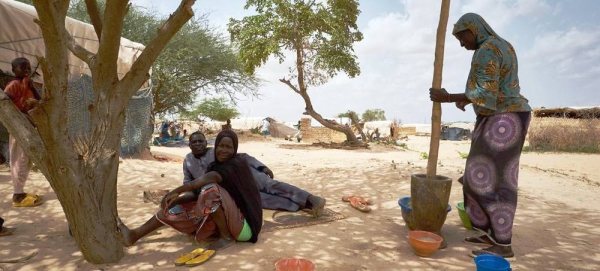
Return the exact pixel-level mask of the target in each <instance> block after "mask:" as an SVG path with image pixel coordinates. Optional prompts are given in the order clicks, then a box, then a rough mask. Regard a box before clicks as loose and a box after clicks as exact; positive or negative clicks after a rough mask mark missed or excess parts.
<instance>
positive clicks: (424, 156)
mask: <svg viewBox="0 0 600 271" xmlns="http://www.w3.org/2000/svg"><path fill="white" fill-rule="evenodd" d="M427 158H429V154H428V153H426V152H424V151H422V152H421V159H427Z"/></svg>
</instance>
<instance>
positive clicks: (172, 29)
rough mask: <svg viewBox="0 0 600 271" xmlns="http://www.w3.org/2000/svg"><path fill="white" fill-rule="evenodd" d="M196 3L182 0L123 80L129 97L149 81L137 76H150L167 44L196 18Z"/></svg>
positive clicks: (191, 0)
mask: <svg viewBox="0 0 600 271" xmlns="http://www.w3.org/2000/svg"><path fill="white" fill-rule="evenodd" d="M195 2H196V0H181V4H180V5H179V7H178V8H177V10H176V11H175V12H174V13H173V14H172V15H171V16H170V17H169V19H168V20H167V21H166V22H165V23H164V24H163V26H162V27H161V28H160V29H159V30H158V33H157V34H156V36H155V37H154V39H152V41H150V43H148V45H147V46H146V48H145V49H144V51H143V52H142V54H141V55H140V57H139V58H138V59H137V60H136V61H135V62H134V63H133V65H132V66H131V69H130V70H129V72H127V74H125V76H124V77H123V79H122V80H121V83H123V84H124V89H125V90H126V91H127V92H128V93H127V95H133V93H135V91H137V87H138V86H141V85H142V84H143V83H144V81H146V80H147V78H148V76H145V77H144V76H137V75H138V74H139V73H144V74H146V75H147V74H148V71H149V70H150V67H152V63H154V61H155V60H156V58H158V55H159V54H160V53H161V52H162V51H163V49H164V48H165V46H166V45H167V43H169V41H170V40H171V38H173V36H175V34H176V33H177V31H178V30H179V29H181V27H182V26H183V25H184V24H185V23H187V21H189V20H190V19H191V18H192V17H193V16H194V11H193V10H192V6H193V5H194V3H195ZM105 20H106V19H105ZM134 80H135V81H134Z"/></svg>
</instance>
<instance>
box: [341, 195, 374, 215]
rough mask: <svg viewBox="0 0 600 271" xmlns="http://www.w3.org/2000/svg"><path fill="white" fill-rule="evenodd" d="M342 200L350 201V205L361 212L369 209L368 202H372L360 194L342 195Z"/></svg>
mask: <svg viewBox="0 0 600 271" xmlns="http://www.w3.org/2000/svg"><path fill="white" fill-rule="evenodd" d="M342 201H345V202H350V206H352V207H353V208H354V209H356V210H359V211H361V212H369V211H371V207H369V204H371V203H372V202H371V201H370V200H366V199H365V198H363V197H361V196H344V197H342Z"/></svg>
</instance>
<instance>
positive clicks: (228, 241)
mask: <svg viewBox="0 0 600 271" xmlns="http://www.w3.org/2000/svg"><path fill="white" fill-rule="evenodd" d="M233 244H235V240H234V239H233V238H224V237H221V238H219V240H217V241H214V242H212V243H210V245H208V249H212V250H223V249H226V248H228V247H230V246H232V245H233Z"/></svg>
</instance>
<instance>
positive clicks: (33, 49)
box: [0, 0, 153, 155]
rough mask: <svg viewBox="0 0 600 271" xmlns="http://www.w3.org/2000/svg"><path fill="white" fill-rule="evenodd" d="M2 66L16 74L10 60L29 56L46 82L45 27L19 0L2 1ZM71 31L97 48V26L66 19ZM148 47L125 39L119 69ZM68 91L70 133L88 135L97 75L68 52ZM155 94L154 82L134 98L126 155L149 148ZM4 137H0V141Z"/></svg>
mask: <svg viewBox="0 0 600 271" xmlns="http://www.w3.org/2000/svg"><path fill="white" fill-rule="evenodd" d="M0 18H2V29H1V30H0V70H2V71H3V73H4V74H7V73H11V70H12V67H11V62H12V60H13V59H15V58H17V57H25V58H27V59H29V61H30V62H31V67H32V69H33V70H34V71H36V72H37V73H38V74H39V75H40V76H34V77H33V80H34V81H35V82H37V83H40V84H41V83H43V80H42V78H43V76H44V74H43V72H42V70H41V69H40V68H39V63H38V60H37V57H44V56H45V45H44V40H43V37H42V31H41V30H40V28H39V26H38V25H37V24H36V23H35V22H34V19H37V12H36V10H35V8H34V7H33V6H30V5H26V4H23V3H20V2H16V1H9V0H0ZM65 26H66V29H67V31H68V32H69V33H70V34H71V35H72V37H73V38H74V39H75V41H76V42H77V43H78V44H79V45H81V46H83V47H84V48H86V49H87V50H89V51H90V52H94V53H95V52H97V51H98V46H99V42H98V38H97V36H96V32H95V30H94V28H93V26H92V25H90V24H87V23H84V22H81V21H77V20H74V19H71V18H67V19H66V22H65ZM143 50H144V46H143V45H142V44H139V43H136V42H132V41H130V40H128V39H125V38H121V45H120V48H119V57H118V60H117V72H118V74H119V78H122V77H123V76H124V75H125V73H127V71H129V69H130V68H131V65H132V64H133V62H134V61H135V60H136V59H137V57H138V56H139V55H140V54H141V53H142V51H143ZM69 74H70V78H69V85H70V87H69V89H68V96H69V98H68V103H69V104H68V109H69V115H68V116H67V121H68V124H69V134H70V135H71V136H72V137H76V136H77V135H80V134H83V133H88V132H89V131H90V128H91V127H90V125H89V111H88V109H87V108H88V105H89V104H91V103H92V102H93V92H92V79H91V72H90V70H89V67H88V66H87V64H86V63H85V62H83V61H82V60H80V59H79V58H77V57H76V56H75V55H73V54H69ZM151 112H152V93H151V86H150V82H147V83H146V84H145V85H144V86H142V89H140V90H139V91H138V92H137V94H136V95H135V96H134V97H133V98H132V100H131V101H130V103H129V106H128V108H127V112H126V117H125V126H124V128H123V133H122V135H121V154H122V155H131V154H136V153H139V152H141V151H142V150H143V149H144V148H146V147H147V145H148V143H149V140H150V138H151V136H152V130H153V124H152V116H151ZM1 141H2V140H0V142H1Z"/></svg>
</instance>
